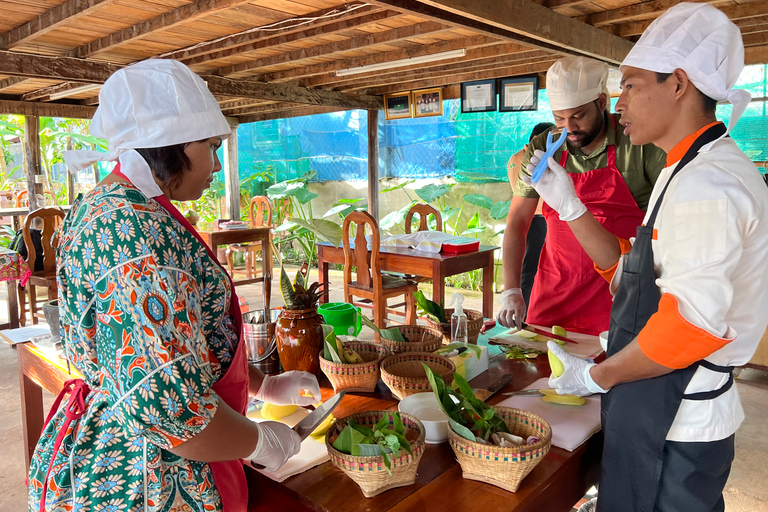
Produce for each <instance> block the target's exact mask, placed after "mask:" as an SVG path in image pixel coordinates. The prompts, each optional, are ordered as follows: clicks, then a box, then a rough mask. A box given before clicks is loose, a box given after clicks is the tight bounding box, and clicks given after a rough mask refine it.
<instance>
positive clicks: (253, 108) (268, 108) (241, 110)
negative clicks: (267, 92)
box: [223, 103, 306, 116]
mask: <svg viewBox="0 0 768 512" xmlns="http://www.w3.org/2000/svg"><path fill="white" fill-rule="evenodd" d="M296 108H306V105H302V104H300V103H269V104H264V103H260V104H259V103H257V104H254V105H243V106H242V107H238V108H231V109H227V110H225V111H223V112H224V114H225V115H227V116H244V115H249V114H263V113H266V112H275V111H280V110H283V111H284V110H292V109H296Z"/></svg>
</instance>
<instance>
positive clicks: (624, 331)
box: [597, 123, 733, 512]
mask: <svg viewBox="0 0 768 512" xmlns="http://www.w3.org/2000/svg"><path fill="white" fill-rule="evenodd" d="M724 132H725V126H724V125H723V124H722V123H719V124H717V125H715V126H713V127H711V128H710V129H708V130H707V131H705V132H704V133H703V134H702V135H701V136H699V138H698V139H696V141H695V142H694V143H693V145H692V146H691V148H690V149H689V150H688V151H687V152H686V154H685V156H683V158H682V160H681V161H680V163H679V165H678V166H677V168H676V169H675V170H674V171H673V172H672V175H671V176H670V178H669V180H668V181H667V184H666V185H665V186H664V190H662V192H661V194H660V195H659V198H658V199H657V200H656V204H655V206H654V209H653V211H652V213H651V216H650V217H649V218H648V223H647V224H646V225H644V226H639V227H638V228H637V238H636V239H635V242H634V244H633V245H632V251H631V252H630V253H629V255H628V256H627V260H626V261H625V262H624V266H623V269H622V274H621V281H620V282H619V288H618V290H617V292H616V296H615V298H614V302H613V307H612V308H611V327H610V334H609V336H608V350H607V353H608V357H611V356H613V355H614V354H616V353H617V352H619V351H620V350H622V349H623V348H624V347H626V346H627V345H629V344H630V343H631V342H632V340H634V339H635V338H636V337H637V335H638V334H639V333H640V331H641V330H642V329H643V327H645V324H646V323H647V322H648V319H649V318H650V317H651V315H653V314H654V313H656V311H657V310H658V308H659V300H660V299H661V292H660V291H659V288H658V287H657V286H656V273H655V272H654V268H653V250H652V246H651V240H652V236H653V225H654V223H655V221H656V215H657V214H658V212H659V207H660V206H661V203H662V201H663V199H664V194H665V193H666V192H667V188H668V187H669V183H670V182H671V181H672V180H673V179H674V177H675V176H676V175H677V173H678V172H680V170H681V169H682V168H683V167H685V165H686V164H688V163H689V162H690V161H691V160H693V158H694V157H695V156H696V155H697V154H698V152H699V149H701V148H702V147H703V146H704V145H705V144H707V143H709V142H712V141H714V140H716V139H717V138H719V137H720V136H721V135H722V134H723V133H724ZM699 366H705V367H706V368H708V369H710V370H714V371H719V372H723V373H731V370H732V368H730V367H723V366H717V365H714V364H712V363H710V362H708V361H704V360H702V361H698V362H696V363H694V364H692V365H691V366H689V367H687V368H683V369H681V370H675V371H673V372H672V373H669V374H667V375H662V376H660V377H654V378H651V379H643V380H639V381H635V382H628V383H625V384H619V385H617V386H614V387H613V388H611V390H610V391H608V393H606V394H605V395H603V398H602V411H601V416H602V426H603V436H604V445H603V460H602V473H601V476H600V494H599V497H598V500H597V510H598V511H599V512H631V511H635V512H652V511H653V510H654V502H655V500H656V494H657V491H658V487H659V479H660V476H661V471H662V467H663V465H664V443H665V442H666V438H667V434H668V433H669V429H670V428H671V426H672V422H673V421H674V419H675V416H676V414H677V410H678V409H679V408H680V403H681V401H682V400H683V399H684V398H685V399H687V400H711V399H712V398H715V397H717V396H720V395H721V394H723V393H725V392H726V391H727V390H728V389H730V387H731V386H732V385H733V376H732V375H731V378H730V380H729V381H728V382H727V383H726V384H725V385H724V386H722V387H721V388H720V389H717V390H715V391H709V392H703V393H695V394H692V395H686V394H685V388H686V387H687V386H688V383H689V382H690V381H691V378H692V377H693V374H694V373H695V372H696V369H697V368H698V367H699ZM661 510H663V507H662V508H661Z"/></svg>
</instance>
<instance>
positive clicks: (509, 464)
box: [448, 407, 552, 492]
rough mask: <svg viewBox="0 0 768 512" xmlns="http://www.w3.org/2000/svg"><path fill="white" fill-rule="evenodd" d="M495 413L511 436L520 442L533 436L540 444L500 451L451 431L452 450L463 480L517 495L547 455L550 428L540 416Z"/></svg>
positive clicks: (514, 411) (510, 411)
mask: <svg viewBox="0 0 768 512" xmlns="http://www.w3.org/2000/svg"><path fill="white" fill-rule="evenodd" d="M496 412H497V413H498V414H499V416H500V417H501V419H502V420H503V421H504V423H506V424H507V427H508V428H509V431H510V432H511V433H512V434H515V435H516V436H520V437H522V438H523V439H527V438H528V436H536V437H538V438H539V439H540V441H539V442H538V443H535V444H529V445H523V446H515V447H513V448H502V447H500V446H495V445H487V444H480V443H476V442H474V441H470V440H469V439H466V438H464V437H462V436H460V435H459V434H457V433H456V432H455V431H454V430H453V428H449V429H448V434H449V436H450V443H451V448H453V451H454V452H455V453H456V458H457V459H458V461H459V464H461V471H462V473H463V476H464V478H466V479H469V480H477V481H479V482H486V483H489V484H491V485H495V486H496V487H501V488H502V489H504V490H506V491H510V492H516V491H517V488H518V487H519V486H520V482H522V480H523V478H525V477H526V476H527V475H528V473H530V472H531V471H532V470H533V468H535V467H536V464H538V463H539V462H541V460H542V459H543V458H544V456H545V455H546V454H547V452H549V448H550V446H551V444H552V428H551V427H550V426H549V423H547V422H546V421H544V419H543V418H541V416H537V415H535V414H532V413H530V412H526V411H521V410H520V409H512V408H510V407H496Z"/></svg>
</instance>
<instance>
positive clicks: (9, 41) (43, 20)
mask: <svg viewBox="0 0 768 512" xmlns="http://www.w3.org/2000/svg"><path fill="white" fill-rule="evenodd" d="M115 1H116V0H67V1H66V2H64V3H62V4H59V5H57V6H55V7H52V8H51V9H49V10H48V11H46V12H44V13H43V14H40V15H39V16H35V17H34V18H32V19H31V20H30V21H28V22H26V23H25V24H23V25H21V26H20V27H16V28H14V29H13V30H9V31H8V32H6V33H4V34H0V49H3V50H7V49H11V48H13V47H14V46H18V45H19V44H21V43H25V42H27V41H29V40H31V39H34V38H36V37H40V36H42V35H44V34H47V33H48V32H50V31H51V30H54V29H56V28H58V27H60V26H61V25H62V24H64V23H70V22H72V21H74V20H76V19H78V18H81V17H83V16H87V15H89V14H91V13H92V12H94V11H96V10H97V9H98V8H100V7H103V6H104V5H107V4H110V3H113V2H115Z"/></svg>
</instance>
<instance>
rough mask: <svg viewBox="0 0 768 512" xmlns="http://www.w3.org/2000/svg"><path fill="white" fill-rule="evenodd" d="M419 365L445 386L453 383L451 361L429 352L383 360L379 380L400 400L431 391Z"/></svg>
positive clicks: (453, 367) (406, 353)
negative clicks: (431, 372)
mask: <svg viewBox="0 0 768 512" xmlns="http://www.w3.org/2000/svg"><path fill="white" fill-rule="evenodd" d="M421 363H424V364H426V365H427V366H429V368H430V369H431V370H432V371H433V372H435V373H436V374H437V375H439V376H440V377H442V379H443V381H445V383H446V384H450V383H451V382H453V372H455V371H456V365H455V364H453V361H451V360H450V359H448V358H447V357H443V356H439V355H437V354H432V353H429V352H403V353H401V354H394V355H391V356H389V357H387V358H385V359H384V360H383V361H382V362H381V380H383V381H384V383H385V384H386V385H387V386H388V387H389V389H390V390H391V391H392V394H393V395H395V397H397V398H398V399H400V400H402V399H403V398H405V397H407V396H409V395H413V394H414V393H425V392H428V391H432V387H431V386H430V385H429V379H427V374H426V372H425V371H424V367H423V366H421Z"/></svg>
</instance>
